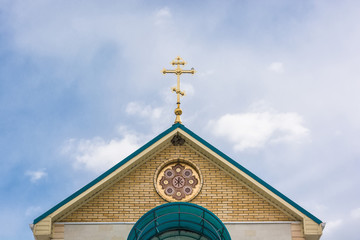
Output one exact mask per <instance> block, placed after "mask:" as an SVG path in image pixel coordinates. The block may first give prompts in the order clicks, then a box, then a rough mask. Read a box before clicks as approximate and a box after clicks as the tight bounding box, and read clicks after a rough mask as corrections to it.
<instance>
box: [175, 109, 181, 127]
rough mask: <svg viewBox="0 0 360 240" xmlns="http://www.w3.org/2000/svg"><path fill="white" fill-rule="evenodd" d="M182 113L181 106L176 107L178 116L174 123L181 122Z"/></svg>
mask: <svg viewBox="0 0 360 240" xmlns="http://www.w3.org/2000/svg"><path fill="white" fill-rule="evenodd" d="M181 114H182V110H181V108H179V107H178V108H176V109H175V115H176V118H175V122H174V123H181V118H180V116H181Z"/></svg>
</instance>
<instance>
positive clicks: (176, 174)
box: [155, 162, 201, 201]
mask: <svg viewBox="0 0 360 240" xmlns="http://www.w3.org/2000/svg"><path fill="white" fill-rule="evenodd" d="M156 179H157V181H156V185H155V187H156V190H157V191H158V193H159V194H160V195H161V196H162V197H163V198H164V199H165V200H167V201H189V200H191V199H192V198H194V197H195V196H196V195H197V194H198V192H199V191H200V187H201V186H200V185H201V184H200V176H199V173H198V170H196V168H195V167H193V166H191V165H189V164H187V163H185V162H174V163H172V164H167V165H166V166H165V167H163V168H162V169H161V170H160V172H159V173H158V176H157V177H156Z"/></svg>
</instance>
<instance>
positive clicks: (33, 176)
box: [25, 169, 48, 183]
mask: <svg viewBox="0 0 360 240" xmlns="http://www.w3.org/2000/svg"><path fill="white" fill-rule="evenodd" d="M25 175H26V176H29V177H30V181H31V182H33V183H34V182H37V181H38V180H40V179H42V178H43V177H46V176H47V175H48V174H47V172H46V171H45V169H40V170H37V171H30V170H29V171H26V172H25Z"/></svg>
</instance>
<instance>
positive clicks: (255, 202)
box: [34, 124, 321, 235]
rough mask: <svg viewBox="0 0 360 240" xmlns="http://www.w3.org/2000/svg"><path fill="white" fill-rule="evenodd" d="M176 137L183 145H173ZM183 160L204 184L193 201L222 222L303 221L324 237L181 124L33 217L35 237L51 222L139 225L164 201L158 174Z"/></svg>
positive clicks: (307, 218)
mask: <svg viewBox="0 0 360 240" xmlns="http://www.w3.org/2000/svg"><path fill="white" fill-rule="evenodd" d="M174 136H180V137H181V138H182V139H184V140H185V143H184V144H182V145H178V144H173V143H172V142H171V140H172V139H173V138H174ZM179 158H181V159H187V160H188V161H190V162H192V163H194V164H195V165H196V166H197V167H198V168H199V169H200V172H201V175H202V176H201V177H202V180H203V182H204V183H203V185H202V189H201V190H200V192H199V193H198V194H197V195H196V197H195V198H193V199H192V200H191V202H192V203H195V204H198V205H201V206H204V207H206V208H207V209H209V210H210V211H212V212H213V213H215V214H216V215H217V216H218V217H219V218H220V219H221V220H222V221H224V222H241V221H242V222H251V221H299V222H302V223H303V225H304V226H303V229H304V234H305V235H306V234H308V235H321V226H320V224H321V221H320V220H319V219H317V218H316V217H315V216H313V215H312V214H310V213H309V212H307V211H306V210H305V209H303V208H301V207H300V206H299V205H297V204H296V203H294V202H293V201H291V200H290V199H288V198H287V197H286V196H284V195H283V194H281V193H280V192H278V191H277V190H276V189H274V188H273V187H271V186H270V185H269V184H267V183H266V182H264V181H263V180H261V179H260V178H258V177H257V176H256V175H254V174H253V173H251V172H250V171H249V170H247V169H246V168H244V167H243V166H241V165H240V164H239V163H237V162H236V161H234V160H232V159H231V158H229V157H228V156H226V155H225V154H224V153H222V152H220V151H219V150H217V149H216V148H215V147H213V146H212V145H210V144H209V143H207V142H206V141H205V140H203V139H202V138H200V137H199V136H197V135H196V134H194V133H193V132H191V131H190V130H189V129H187V128H186V127H185V126H184V125H182V124H175V125H173V126H172V127H171V128H169V129H167V130H166V131H164V132H163V133H162V134H160V135H159V136H157V137H156V138H154V139H153V140H151V141H150V142H149V143H147V144H145V145H144V146H143V147H142V148H140V149H139V150H137V151H136V152H134V153H133V154H131V155H130V156H129V157H127V158H126V159H124V160H123V161H121V162H120V163H118V164H117V165H115V166H114V167H113V168H111V169H109V170H108V171H107V172H105V173H104V174H102V175H101V176H99V177H98V178H97V179H95V180H94V181H92V182H91V183H89V184H88V185H86V186H85V187H84V188H82V189H80V190H79V191H78V192H76V193H74V194H73V195H71V196H70V197H68V198H67V199H65V200H64V201H62V202H61V203H59V204H58V205H56V206H55V207H53V208H52V209H50V210H49V211H48V212H46V213H44V214H43V215H41V216H40V217H39V218H37V219H35V220H34V225H35V228H34V234H35V235H36V231H37V230H38V233H39V235H41V234H42V235H45V234H46V233H48V232H49V231H50V232H51V224H52V223H54V222H59V221H62V222H69V221H70V222H87V221H93V222H101V221H105V222H136V220H137V219H139V218H140V217H141V216H142V215H143V214H144V213H145V212H146V211H147V210H150V209H152V208H153V207H156V206H158V205H161V204H163V203H165V202H166V201H165V200H164V199H163V198H162V197H160V196H159V194H158V193H157V192H156V191H155V187H154V174H155V172H156V171H157V170H158V168H159V166H161V165H162V164H163V163H164V162H166V161H168V160H169V159H179ZM155 182H156V181H155ZM216 199H218V200H219V201H214V200H216ZM134 209H137V211H135V210H134ZM224 209H225V210H224ZM49 224H50V226H49Z"/></svg>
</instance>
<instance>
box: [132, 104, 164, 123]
mask: <svg viewBox="0 0 360 240" xmlns="http://www.w3.org/2000/svg"><path fill="white" fill-rule="evenodd" d="M126 113H127V114H129V115H138V116H140V117H143V118H149V119H159V118H160V117H161V116H162V113H163V109H162V108H160V107H157V108H153V107H152V106H150V105H144V104H142V103H139V102H130V103H129V104H128V105H127V106H126Z"/></svg>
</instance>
